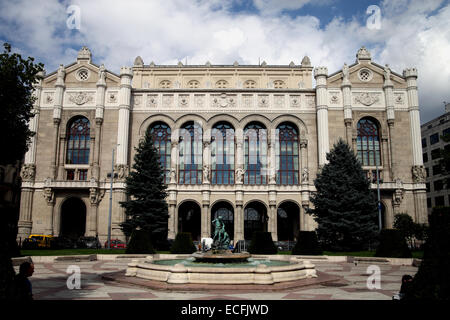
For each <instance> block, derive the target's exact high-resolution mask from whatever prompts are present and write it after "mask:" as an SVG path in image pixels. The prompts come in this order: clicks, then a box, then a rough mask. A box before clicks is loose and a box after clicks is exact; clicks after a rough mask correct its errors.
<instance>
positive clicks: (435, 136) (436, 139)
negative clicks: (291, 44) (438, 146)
mask: <svg viewBox="0 0 450 320" xmlns="http://www.w3.org/2000/svg"><path fill="white" fill-rule="evenodd" d="M438 142H439V133H435V134H432V135H431V136H430V144H435V143H438Z"/></svg>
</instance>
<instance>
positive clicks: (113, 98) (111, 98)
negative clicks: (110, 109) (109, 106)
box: [108, 92, 117, 103]
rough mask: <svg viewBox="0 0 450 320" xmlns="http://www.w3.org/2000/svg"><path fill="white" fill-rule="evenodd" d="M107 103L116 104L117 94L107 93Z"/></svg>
mask: <svg viewBox="0 0 450 320" xmlns="http://www.w3.org/2000/svg"><path fill="white" fill-rule="evenodd" d="M108 102H109V103H116V102H117V92H109V93H108Z"/></svg>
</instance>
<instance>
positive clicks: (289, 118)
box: [270, 114, 308, 139]
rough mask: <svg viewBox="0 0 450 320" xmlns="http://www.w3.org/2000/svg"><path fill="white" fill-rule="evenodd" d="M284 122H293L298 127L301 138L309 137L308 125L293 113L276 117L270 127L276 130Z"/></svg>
mask: <svg viewBox="0 0 450 320" xmlns="http://www.w3.org/2000/svg"><path fill="white" fill-rule="evenodd" d="M283 122H291V123H293V124H294V125H295V126H296V127H297V130H298V134H299V138H301V139H306V138H307V135H308V127H307V126H306V124H305V123H304V122H303V120H302V119H300V118H299V117H297V116H296V115H293V114H290V115H281V116H278V117H276V118H275V119H273V120H272V124H271V127H270V129H271V130H275V129H276V128H277V127H278V126H279V125H280V124H282V123H283Z"/></svg>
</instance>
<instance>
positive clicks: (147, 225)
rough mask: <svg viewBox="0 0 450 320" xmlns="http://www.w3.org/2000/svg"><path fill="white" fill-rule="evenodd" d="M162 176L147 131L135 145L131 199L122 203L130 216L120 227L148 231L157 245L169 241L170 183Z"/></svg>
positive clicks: (128, 181) (128, 188)
mask: <svg viewBox="0 0 450 320" xmlns="http://www.w3.org/2000/svg"><path fill="white" fill-rule="evenodd" d="M163 179H164V176H163V170H162V168H161V165H160V162H159V156H158V153H157V150H156V148H155V147H154V145H153V141H152V136H151V134H150V132H149V131H147V133H146V135H145V138H144V139H143V140H142V141H141V142H140V143H139V146H138V147H137V148H136V155H135V157H134V164H133V170H131V172H130V175H129V176H128V177H127V179H126V184H127V186H126V193H127V196H128V200H127V201H124V202H121V203H120V204H121V206H122V207H124V208H125V211H126V215H127V219H126V220H125V222H123V223H122V224H121V227H122V230H123V232H124V233H125V235H127V236H130V235H131V233H132V232H133V231H134V230H144V231H148V232H149V233H150V238H151V241H152V243H153V245H154V246H156V247H158V246H159V245H161V244H162V243H164V242H165V241H166V240H167V230H168V229H167V227H168V217H169V215H168V210H167V202H166V200H165V199H166V196H167V192H166V189H167V186H166V184H164V181H163Z"/></svg>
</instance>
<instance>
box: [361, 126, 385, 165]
mask: <svg viewBox="0 0 450 320" xmlns="http://www.w3.org/2000/svg"><path fill="white" fill-rule="evenodd" d="M357 156H358V160H359V161H360V162H361V164H362V165H363V166H375V165H380V164H381V157H380V138H379V135H378V127H377V125H376V124H375V122H374V121H372V120H370V119H361V120H360V121H359V122H358V138H357Z"/></svg>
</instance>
